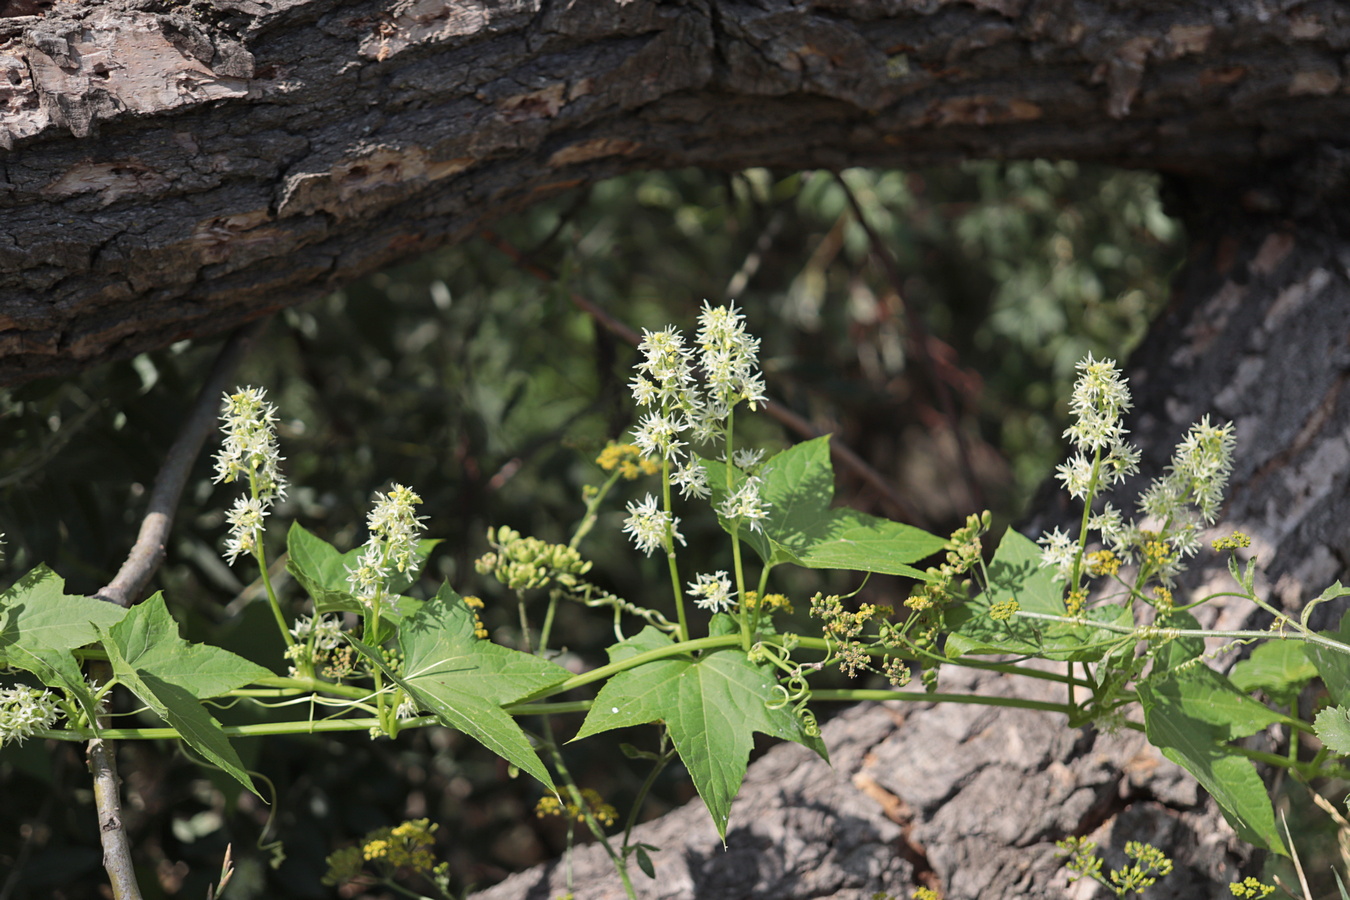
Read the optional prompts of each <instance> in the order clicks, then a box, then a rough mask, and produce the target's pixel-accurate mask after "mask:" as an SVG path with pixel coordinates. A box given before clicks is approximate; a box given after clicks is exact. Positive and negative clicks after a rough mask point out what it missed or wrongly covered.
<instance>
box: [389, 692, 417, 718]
mask: <svg viewBox="0 0 1350 900" xmlns="http://www.w3.org/2000/svg"><path fill="white" fill-rule="evenodd" d="M394 716H395V717H397V718H398V720H399V721H400V722H406V721H407V720H409V719H415V718H417V703H416V702H415V701H414V700H413V698H411V697H409V696H406V695H405V696H404V697H403V699H402V700H401V701H400V702H399V704H398V709H396V710H394Z"/></svg>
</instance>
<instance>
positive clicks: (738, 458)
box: [731, 447, 764, 470]
mask: <svg viewBox="0 0 1350 900" xmlns="http://www.w3.org/2000/svg"><path fill="white" fill-rule="evenodd" d="M763 458H764V449H763V448H762V447H761V448H760V449H758V450H737V451H736V452H735V453H733V454H731V459H732V461H733V462H734V463H735V464H736V468H738V469H746V470H749V469H753V468H754V467H755V466H757V465H759V461H760V460H761V459H763Z"/></svg>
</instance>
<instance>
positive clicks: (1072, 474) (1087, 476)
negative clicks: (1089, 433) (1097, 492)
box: [1055, 453, 1092, 500]
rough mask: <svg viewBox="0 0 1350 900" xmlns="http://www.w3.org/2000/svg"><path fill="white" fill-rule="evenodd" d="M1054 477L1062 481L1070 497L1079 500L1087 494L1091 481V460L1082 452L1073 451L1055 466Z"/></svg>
mask: <svg viewBox="0 0 1350 900" xmlns="http://www.w3.org/2000/svg"><path fill="white" fill-rule="evenodd" d="M1055 477H1056V478H1058V479H1059V480H1060V481H1061V482H1063V483H1064V488H1065V490H1067V491H1068V492H1069V496H1070V497H1077V498H1078V499H1080V500H1081V499H1082V498H1084V497H1086V496H1087V492H1088V487H1089V486H1090V485H1091V482H1092V461H1091V460H1090V459H1088V458H1087V457H1086V456H1084V455H1083V454H1082V453H1075V454H1074V455H1073V456H1072V457H1070V458H1069V459H1068V460H1067V461H1065V462H1062V463H1060V464H1059V465H1058V466H1056V467H1055Z"/></svg>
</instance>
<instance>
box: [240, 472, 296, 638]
mask: <svg viewBox="0 0 1350 900" xmlns="http://www.w3.org/2000/svg"><path fill="white" fill-rule="evenodd" d="M248 488H249V493H250V494H251V495H252V497H253V499H254V500H258V501H259V502H261V500H259V497H258V472H257V470H256V469H253V468H250V469H249V472H248ZM262 539H263V530H262V529H261V528H259V529H257V530H256V531H255V532H254V535H253V558H254V559H255V560H257V563H258V571H259V573H260V574H261V576H262V583H263V588H264V589H265V590H266V591H267V605H268V606H270V607H272V616H273V618H275V619H276V620H277V629H278V630H279V631H280V632H281V637H282V640H284V641H285V642H286V649H287V650H289V649H291V648H292V647H294V646H295V637H294V636H293V635H292V634H291V629H290V627H289V626H288V625H287V624H286V617H285V616H283V615H282V614H281V601H280V600H278V599H277V592H276V591H275V590H274V589H273V588H272V576H271V575H270V574H268V571H267V552H266V551H265V550H264V549H263V540H262ZM297 662H299V661H297Z"/></svg>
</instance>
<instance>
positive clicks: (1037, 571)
mask: <svg viewBox="0 0 1350 900" xmlns="http://www.w3.org/2000/svg"><path fill="white" fill-rule="evenodd" d="M988 571H989V587H988V589H987V590H985V591H984V592H983V593H981V594H980V595H979V596H978V597H975V598H973V599H972V600H971V601H970V602H968V603H965V604H963V605H961V606H959V607H956V608H955V609H953V610H951V611H950V612H948V613H947V619H946V621H947V627H948V629H949V630H950V634H948V636H947V643H946V647H945V651H946V654H947V656H948V657H951V658H956V657H959V656H962V655H964V654H967V653H976V654H979V653H1017V654H1027V655H1032V656H1044V657H1046V658H1047V659H1057V660H1075V661H1081V660H1097V659H1101V658H1102V656H1103V655H1104V654H1105V653H1106V652H1107V651H1108V650H1109V649H1110V645H1111V643H1112V642H1116V643H1118V642H1120V641H1121V640H1124V639H1125V635H1120V634H1113V633H1112V632H1108V631H1104V630H1102V629H1098V628H1093V627H1091V626H1090V625H1077V624H1068V623H1061V622H1046V621H1041V620H1037V619H1028V618H1021V617H1017V616H1014V617H1013V618H1011V619H1008V620H1005V621H998V620H995V619H994V618H993V617H991V616H990V615H989V609H990V607H992V606H993V605H994V604H996V603H1003V602H1005V601H1008V600H1015V601H1017V605H1018V608H1019V609H1022V610H1025V611H1027V612H1036V613H1045V614H1048V615H1054V616H1064V615H1067V614H1068V612H1067V610H1066V609H1065V607H1064V585H1063V583H1062V582H1061V581H1060V580H1059V579H1058V578H1056V577H1055V575H1054V574H1053V573H1052V572H1051V570H1050V569H1047V568H1042V567H1041V551H1040V548H1039V547H1037V546H1036V544H1035V542H1033V541H1031V540H1029V539H1028V538H1026V537H1023V536H1022V535H1021V534H1019V533H1017V532H1016V531H1014V530H1012V529H1008V532H1007V533H1006V534H1004V535H1003V540H1002V541H1000V542H999V545H998V550H997V551H995V553H994V558H993V559H992V560H990V561H989V567H988ZM1087 618H1088V619H1089V620H1090V621H1094V622H1102V623H1105V624H1111V625H1119V626H1124V627H1129V626H1131V625H1132V624H1133V622H1134V618H1133V615H1132V614H1131V612H1130V610H1129V608H1128V607H1126V606H1122V605H1109V606H1101V607H1095V608H1093V609H1090V610H1088V612H1087Z"/></svg>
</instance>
